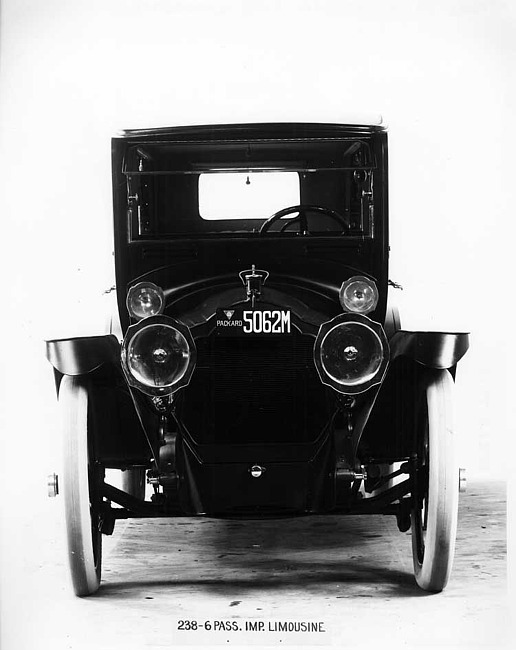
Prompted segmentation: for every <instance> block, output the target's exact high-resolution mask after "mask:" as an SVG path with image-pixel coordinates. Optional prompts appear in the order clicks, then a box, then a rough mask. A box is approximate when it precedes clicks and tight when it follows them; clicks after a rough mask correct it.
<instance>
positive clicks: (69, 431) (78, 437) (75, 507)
mask: <svg viewBox="0 0 516 650" xmlns="http://www.w3.org/2000/svg"><path fill="white" fill-rule="evenodd" d="M90 394H91V389H90V387H89V383H88V381H87V380H85V379H84V378H82V377H69V376H64V377H63V379H62V381H61V386H60V389H59V408H60V410H61V415H62V424H63V439H64V440H63V442H64V474H63V481H62V487H63V493H64V503H65V519H66V532H67V538H68V559H69V564H70V571H71V576H72V584H73V588H74V591H75V594H76V595H77V596H88V595H90V594H92V593H94V592H95V591H96V590H97V589H98V588H99V585H100V575H101V559H102V534H101V532H100V521H101V507H102V494H101V486H102V483H103V480H104V468H102V467H101V466H100V465H98V464H97V463H95V457H94V454H93V448H92V439H91V432H89V426H88V402H89V399H90Z"/></svg>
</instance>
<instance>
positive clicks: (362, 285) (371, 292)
mask: <svg viewBox="0 0 516 650" xmlns="http://www.w3.org/2000/svg"><path fill="white" fill-rule="evenodd" d="M339 300H340V304H341V305H342V308H343V309H344V311H347V312H354V313H355V314H368V313H369V312H371V311H374V309H375V308H376V305H377V304H378V289H377V288H376V284H375V283H374V282H373V281H372V280H369V278H366V277H364V276H362V275H355V276H353V277H352V278H349V280H346V281H345V282H343V283H342V286H341V288H340V291H339Z"/></svg>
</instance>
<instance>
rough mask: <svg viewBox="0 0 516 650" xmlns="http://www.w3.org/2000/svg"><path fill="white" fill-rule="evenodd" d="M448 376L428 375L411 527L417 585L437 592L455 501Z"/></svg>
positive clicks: (443, 579)
mask: <svg viewBox="0 0 516 650" xmlns="http://www.w3.org/2000/svg"><path fill="white" fill-rule="evenodd" d="M453 387H454V385H453V379H452V377H451V375H450V373H449V372H448V371H447V370H440V371H435V373H433V374H431V375H429V377H428V381H427V383H426V386H425V390H424V392H425V394H424V399H423V406H422V409H421V415H422V417H421V418H420V422H419V423H418V431H417V440H416V451H417V468H416V470H415V476H414V477H413V479H414V489H413V495H412V497H413V507H412V512H411V525H412V556H413V561H414V574H415V578H416V582H417V584H418V585H419V586H420V587H421V588H422V589H424V590H426V591H432V592H438V591H442V590H443V589H444V587H445V586H446V584H447V582H448V578H449V577H450V573H451V569H452V564H453V555H454V551H455V537H456V533H457V517H458V503H459V470H458V467H457V465H456V461H455V441H454V431H453V412H452V397H453Z"/></svg>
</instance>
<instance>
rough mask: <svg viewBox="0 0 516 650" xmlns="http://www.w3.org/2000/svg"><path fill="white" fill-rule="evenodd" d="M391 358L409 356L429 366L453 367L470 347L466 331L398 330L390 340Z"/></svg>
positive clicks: (438, 367)
mask: <svg viewBox="0 0 516 650" xmlns="http://www.w3.org/2000/svg"><path fill="white" fill-rule="evenodd" d="M389 346H390V350H391V360H394V359H395V358H396V357H401V356H403V357H409V358H410V359H412V360H413V361H416V362H417V363H419V364H421V365H423V366H426V367H428V368H436V369H439V370H444V369H447V368H453V366H455V364H456V363H457V362H458V361H460V359H462V357H463V356H464V355H465V354H466V352H467V350H468V348H469V334H467V333H465V332H459V333H452V332H407V331H404V330H400V331H398V332H396V333H395V334H394V335H393V336H392V338H391V339H390V341H389Z"/></svg>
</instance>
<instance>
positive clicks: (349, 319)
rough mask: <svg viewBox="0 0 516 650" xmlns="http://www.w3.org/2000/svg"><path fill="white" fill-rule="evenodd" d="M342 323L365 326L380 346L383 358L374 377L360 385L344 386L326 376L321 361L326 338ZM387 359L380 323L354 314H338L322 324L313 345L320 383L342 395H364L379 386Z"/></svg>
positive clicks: (385, 340)
mask: <svg viewBox="0 0 516 650" xmlns="http://www.w3.org/2000/svg"><path fill="white" fill-rule="evenodd" d="M344 323H359V324H360V325H365V326H366V327H368V328H369V329H370V330H372V331H373V332H374V334H376V336H377V337H378V339H379V340H380V343H381V345H382V351H383V358H382V361H381V363H380V366H379V367H378V370H377V371H376V373H375V375H374V376H373V377H371V379H369V380H367V381H365V382H362V383H360V384H353V385H344V384H341V383H339V382H338V381H336V380H335V379H334V378H333V377H332V376H331V375H329V374H328V372H327V371H326V370H325V368H324V366H323V363H322V360H321V348H322V344H323V342H324V340H325V338H326V336H327V335H328V334H329V333H330V332H331V331H332V330H333V329H334V328H335V327H337V326H339V325H341V324H344ZM389 357H390V349H389V343H388V341H387V336H386V335H385V332H384V330H383V327H382V326H381V325H380V323H377V322H376V321H373V320H371V319H370V318H368V317H367V316H364V315H363V314H357V313H356V312H352V313H345V314H339V316H336V317H335V318H332V319H331V320H329V321H326V322H325V323H322V325H321V326H320V328H319V332H318V334H317V337H316V339H315V343H314V363H315V367H316V369H317V373H318V375H319V379H320V380H321V383H323V384H324V385H325V386H330V388H333V389H334V390H336V391H337V392H338V393H342V394H343V395H357V394H359V393H365V391H367V390H369V388H371V387H372V386H377V385H378V384H381V383H382V381H383V379H384V377H385V373H386V371H387V366H388V365H389Z"/></svg>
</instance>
